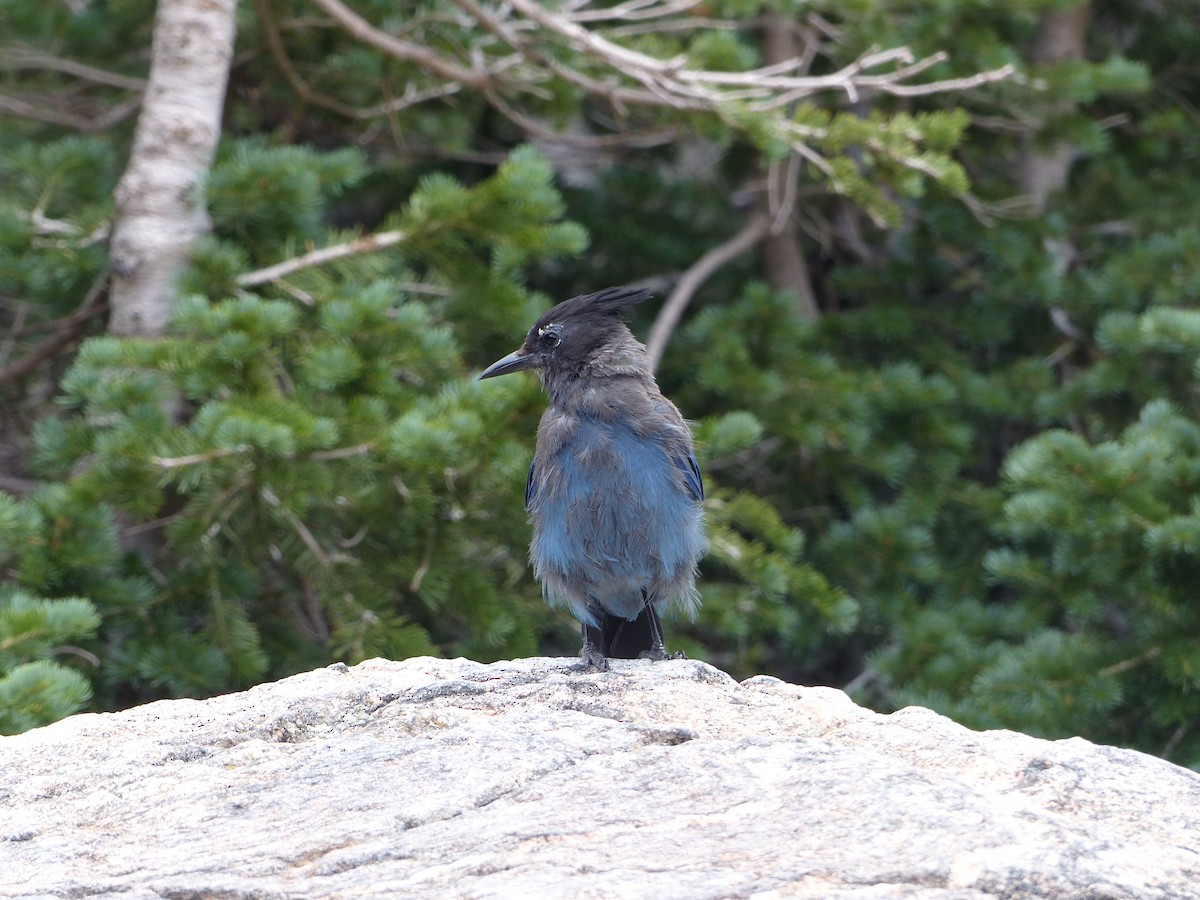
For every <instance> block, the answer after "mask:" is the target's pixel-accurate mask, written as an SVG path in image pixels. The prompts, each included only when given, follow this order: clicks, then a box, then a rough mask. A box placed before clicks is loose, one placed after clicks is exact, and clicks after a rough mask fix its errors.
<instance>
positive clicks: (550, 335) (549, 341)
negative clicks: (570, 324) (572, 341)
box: [542, 328, 562, 348]
mask: <svg viewBox="0 0 1200 900" xmlns="http://www.w3.org/2000/svg"><path fill="white" fill-rule="evenodd" d="M561 343H562V335H561V334H559V333H558V332H557V331H555V330H553V329H549V328H548V329H546V330H545V331H543V332H542V344H544V345H545V346H547V347H551V348H553V347H557V346H558V345H559V344H561Z"/></svg>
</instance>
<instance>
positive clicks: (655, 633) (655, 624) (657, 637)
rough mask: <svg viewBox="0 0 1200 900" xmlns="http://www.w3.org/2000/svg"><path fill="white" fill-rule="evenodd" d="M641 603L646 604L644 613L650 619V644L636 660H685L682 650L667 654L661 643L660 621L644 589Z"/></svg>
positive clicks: (663, 644) (664, 646)
mask: <svg viewBox="0 0 1200 900" xmlns="http://www.w3.org/2000/svg"><path fill="white" fill-rule="evenodd" d="M642 601H643V602H644V603H645V604H646V613H647V614H648V616H649V619H650V635H651V643H650V649H649V650H643V651H642V652H641V653H639V654H638V659H649V660H652V661H654V662H661V661H662V660H664V659H687V656H685V655H684V653H683V651H682V650H681V651H679V652H677V653H667V647H666V644H665V643H664V641H663V630H662V619H660V618H659V617H658V611H657V610H656V609H655V608H654V607H653V606H651V605H650V598H649V597H647V596H646V591H645V589H643V590H642Z"/></svg>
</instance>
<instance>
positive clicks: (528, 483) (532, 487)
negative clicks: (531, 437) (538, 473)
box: [525, 459, 537, 511]
mask: <svg viewBox="0 0 1200 900" xmlns="http://www.w3.org/2000/svg"><path fill="white" fill-rule="evenodd" d="M536 465H537V460H536V459H534V460H531V461H530V463H529V475H528V477H526V479H525V509H526V510H527V511H532V510H531V507H532V506H533V498H534V497H535V496H536V495H537V482H536V481H535V480H534V477H533V476H534V467H535V466H536Z"/></svg>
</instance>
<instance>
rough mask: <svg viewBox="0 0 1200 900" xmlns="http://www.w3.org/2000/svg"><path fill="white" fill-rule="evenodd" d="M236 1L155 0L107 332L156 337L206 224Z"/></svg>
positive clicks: (117, 233)
mask: <svg viewBox="0 0 1200 900" xmlns="http://www.w3.org/2000/svg"><path fill="white" fill-rule="evenodd" d="M236 10H237V0H159V4H158V11H157V13H156V15H155V20H154V45H153V50H152V58H151V63H150V78H149V84H148V86H147V88H146V96H145V100H144V102H143V105H142V112H141V116H140V117H139V118H138V124H137V132H136V134H135V136H134V142H133V151H132V152H131V154H130V158H129V165H128V167H127V168H126V170H125V173H124V175H122V177H121V181H120V183H119V184H118V185H117V190H116V207H117V215H116V225H115V227H114V229H113V237H112V247H111V260H112V271H113V282H112V289H111V295H110V301H109V302H110V306H111V309H112V314H111V316H110V318H109V331H110V332H112V333H113V334H116V335H124V336H131V337H158V336H160V335H162V334H163V332H164V331H165V330H166V326H167V322H168V320H169V319H170V316H171V311H172V308H173V305H174V303H173V301H174V292H175V279H176V277H177V276H178V274H179V272H180V270H181V269H182V268H183V267H184V265H185V264H186V263H187V257H188V253H189V252H190V250H191V248H192V245H193V244H194V243H195V241H196V239H197V238H198V237H200V236H201V235H203V234H205V233H207V232H208V230H209V227H210V223H209V220H208V214H207V212H206V211H205V208H204V194H203V190H202V187H201V185H202V183H203V180H204V177H205V176H206V175H207V173H208V169H209V166H210V165H211V164H212V159H213V154H214V152H215V151H216V147H217V141H218V140H219V138H220V136H221V109H222V106H223V105H224V101H225V86H226V84H227V83H228V80H229V65H230V61H231V59H232V58H233V39H234V34H235V32H236V23H235V18H234V14H235V12H236Z"/></svg>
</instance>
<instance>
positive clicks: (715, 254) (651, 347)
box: [646, 214, 771, 369]
mask: <svg viewBox="0 0 1200 900" xmlns="http://www.w3.org/2000/svg"><path fill="white" fill-rule="evenodd" d="M770 230H771V220H770V218H769V217H767V216H765V215H758V214H755V215H753V216H751V217H750V220H749V221H748V222H747V223H746V225H745V227H744V228H742V230H741V231H739V232H738V233H737V234H735V235H734V236H733V237H731V238H730V239H729V240H727V241H725V242H724V243H723V244H718V245H717V246H715V247H713V248H712V249H711V250H709V251H708V252H707V253H705V254H704V255H703V256H702V257H700V258H699V259H698V260H696V262H695V263H693V264H692V266H691V267H690V268H689V269H688V270H687V271H686V272H684V273H683V276H682V277H681V278H680V279H679V282H678V283H677V284H676V285H675V290H673V291H671V296H669V297H668V298H667V302H666V303H664V304H663V306H662V309H660V310H659V311H658V317H657V318H656V319H655V320H654V325H653V326H652V327H651V328H650V337H649V338H648V339H647V341H646V355H647V356H648V357H649V358H650V367H651V368H652V369H657V368H658V363H659V361H660V360H661V359H662V355H663V351H664V350H665V349H666V347H667V341H669V340H670V339H671V334H672V332H674V331H675V327H676V326H677V325H678V324H679V320H680V318H682V316H683V313H684V311H685V310H686V309H687V307H688V304H689V303H691V302H692V297H693V296H694V295H695V293H696V291H698V290H700V288H701V287H703V286H704V282H706V281H708V279H709V278H711V277H712V276H713V275H714V274H715V273H716V272H717V271H718V270H720V269H721V268H722V267H724V266H726V265H728V264H729V263H731V262H732V261H733V260H735V259H737V258H738V257H739V256H741V255H742V254H743V253H746V252H747V251H748V250H750V249H751V248H752V247H754V245H755V244H757V243H758V242H759V241H761V240H762V239H763V238H764V237H766V236H767V234H768V232H769V231H770Z"/></svg>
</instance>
